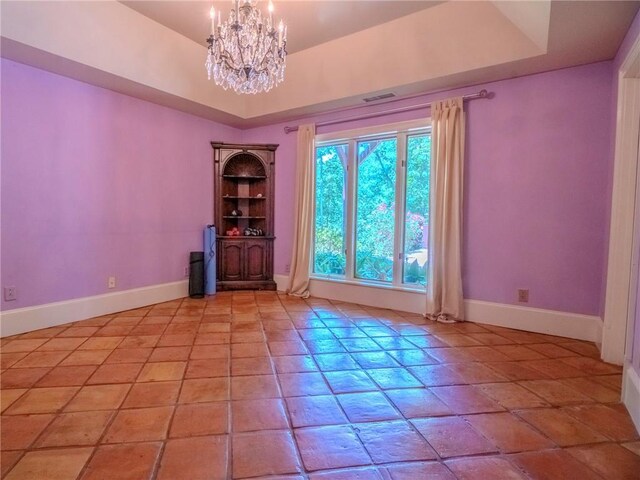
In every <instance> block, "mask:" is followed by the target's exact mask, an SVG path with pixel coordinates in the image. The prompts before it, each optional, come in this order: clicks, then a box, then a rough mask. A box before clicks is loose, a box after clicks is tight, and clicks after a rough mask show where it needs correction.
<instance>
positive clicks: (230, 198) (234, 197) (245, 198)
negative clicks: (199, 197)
mask: <svg viewBox="0 0 640 480" xmlns="http://www.w3.org/2000/svg"><path fill="white" fill-rule="evenodd" d="M222 198H223V199H224V200H266V199H267V197H246V196H238V195H225V196H224V197H222Z"/></svg>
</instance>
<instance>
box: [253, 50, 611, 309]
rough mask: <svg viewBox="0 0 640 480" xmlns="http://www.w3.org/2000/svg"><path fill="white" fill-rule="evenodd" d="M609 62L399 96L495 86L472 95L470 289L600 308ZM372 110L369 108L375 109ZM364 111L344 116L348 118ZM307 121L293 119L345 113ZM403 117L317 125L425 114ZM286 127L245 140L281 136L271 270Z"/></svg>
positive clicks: (284, 188) (281, 225)
mask: <svg viewBox="0 0 640 480" xmlns="http://www.w3.org/2000/svg"><path fill="white" fill-rule="evenodd" d="M611 68H612V67H611V62H602V63H598V64H592V65H586V66H581V67H576V68H568V69H564V70H558V71H554V72H549V73H543V74H538V75H531V76H527V77H521V78H516V79H511V80H505V81H501V82H495V83H490V84H486V85H479V86H477V87H474V88H466V89H461V90H456V91H450V92H444V93H439V94H437V95H428V96H424V97H421V98H416V99H412V100H410V101H408V102H399V103H398V106H401V105H404V104H410V103H424V102H428V101H430V100H433V99H437V98H444V97H447V96H452V95H459V94H465V93H471V92H475V91H477V90H479V89H480V88H487V89H488V90H489V91H491V92H494V93H495V98H493V99H492V100H476V101H473V102H470V103H469V104H468V109H467V112H468V116H467V127H468V132H467V169H466V172H465V212H464V234H465V245H464V289H465V297H466V298H470V299H476V300H485V301H490V302H498V303H516V290H517V289H518V288H528V289H529V290H530V303H529V305H530V306H532V307H539V308H547V309H552V310H560V311H568V312H576V313H584V314H593V315H599V314H600V311H601V301H602V295H601V291H602V288H603V283H602V277H603V266H604V264H605V253H606V252H605V241H606V237H607V234H608V220H607V219H608V212H607V210H608V208H609V201H610V200H609V196H610V192H609V191H607V188H606V182H607V179H608V178H609V176H610V172H611V168H612V158H611V155H610V150H609V146H610V130H611V122H610V108H609V107H610V104H611V73H612V70H611ZM368 111H370V110H368ZM357 113H358V112H357V111H353V112H348V113H346V114H345V113H343V114H340V115H346V116H351V115H354V114H357ZM340 115H338V114H334V115H321V116H315V117H312V118H306V119H302V120H299V121H297V122H291V123H293V124H298V123H307V122H319V121H323V120H327V119H334V118H339V116H340ZM421 115H427V111H426V110H423V111H418V112H411V113H405V114H395V115H391V116H386V117H380V118H377V119H370V120H366V121H359V122H350V123H344V124H341V125H338V126H332V127H326V128H321V129H319V132H320V133H323V132H329V131H336V130H345V129H351V128H360V127H364V126H367V125H376V124H383V123H390V122H395V121H401V120H409V119H414V118H419V117H420V116H421ZM284 125H285V124H278V125H272V126H268V127H262V128H255V129H250V130H245V131H243V132H242V139H243V141H245V142H267V141H268V142H274V143H279V144H280V148H279V149H278V151H277V160H276V168H277V172H278V174H277V176H276V177H277V184H276V235H277V237H278V239H277V241H276V248H275V271H276V273H284V272H285V266H286V265H287V264H288V263H289V261H290V255H291V239H292V235H293V195H294V193H293V192H294V178H295V161H294V156H295V144H296V136H295V133H294V134H289V135H285V134H284V132H283V126H284Z"/></svg>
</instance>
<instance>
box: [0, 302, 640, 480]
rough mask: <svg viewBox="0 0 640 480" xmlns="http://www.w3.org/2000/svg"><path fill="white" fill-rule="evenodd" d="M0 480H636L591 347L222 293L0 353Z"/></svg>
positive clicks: (78, 327)
mask: <svg viewBox="0 0 640 480" xmlns="http://www.w3.org/2000/svg"><path fill="white" fill-rule="evenodd" d="M1 357H2V369H3V370H2V375H1V377H0V384H1V387H2V417H1V418H2V423H1V429H2V432H1V442H2V443H1V448H2V477H3V478H6V479H7V480H16V479H29V480H38V479H47V480H63V479H64V480H66V479H76V478H81V479H86V480H95V479H105V480H118V479H131V480H146V479H158V480H176V479H178V480H180V479H185V480H199V479H226V478H234V479H238V478H256V477H257V478H272V479H275V478H278V479H285V478H287V479H296V480H300V479H310V480H321V479H323V480H347V479H358V480H368V479H387V480H414V479H423V478H428V479H438V480H446V479H455V478H458V479H461V480H467V479H483V480H485V479H491V480H493V479H527V478H528V479H532V478H534V479H575V478H579V479H581V480H583V479H585V480H586V479H633V480H638V479H639V478H640V441H639V437H638V433H637V432H636V430H635V429H634V427H633V425H632V423H631V421H630V419H629V415H628V414H627V412H626V410H625V409H624V407H623V406H622V405H620V404H619V403H618V400H619V397H620V382H621V372H620V369H619V368H618V367H615V366H612V365H608V364H605V363H602V362H600V361H599V360H598V359H597V358H598V351H597V349H596V347H595V346H594V345H592V344H589V343H586V342H580V341H573V340H568V339H564V338H558V337H551V336H545V335H539V334H534V333H526V332H519V331H515V330H508V329H503V328H495V327H490V326H481V325H477V324H473V323H460V324H454V325H443V324H436V323H432V322H428V321H425V320H424V319H423V318H421V317H420V316H417V315H412V314H406V313H402V312H394V311H390V310H380V309H373V308H368V307H362V306H358V305H355V304H345V303H336V302H328V301H326V300H320V299H313V298H312V299H309V300H306V301H303V300H299V299H292V298H288V297H285V296H280V295H278V294H275V293H271V292H234V293H220V294H218V295H216V296H215V297H211V298H207V299H204V300H193V299H184V300H177V301H173V302H168V303H164V304H159V305H155V306H153V307H148V308H142V309H138V310H133V311H128V312H122V313H120V314H118V315H111V316H105V317H100V318H95V319H91V320H86V321H82V322H77V323H74V324H69V325H63V326H60V327H53V328H48V329H46V330H40V331H36V332H30V333H28V334H24V335H19V336H16V337H12V338H5V339H3V340H2V353H1Z"/></svg>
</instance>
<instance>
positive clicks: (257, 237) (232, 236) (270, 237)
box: [216, 235, 276, 240]
mask: <svg viewBox="0 0 640 480" xmlns="http://www.w3.org/2000/svg"><path fill="white" fill-rule="evenodd" d="M216 238H222V239H231V240H246V239H247V238H248V239H251V240H255V239H267V240H272V239H274V238H276V237H274V236H273V235H217V236H216Z"/></svg>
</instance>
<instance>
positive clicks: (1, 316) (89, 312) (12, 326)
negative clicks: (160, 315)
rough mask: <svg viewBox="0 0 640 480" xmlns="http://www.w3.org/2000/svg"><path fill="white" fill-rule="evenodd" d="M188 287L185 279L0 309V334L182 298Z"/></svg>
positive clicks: (59, 323)
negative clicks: (61, 300)
mask: <svg viewBox="0 0 640 480" xmlns="http://www.w3.org/2000/svg"><path fill="white" fill-rule="evenodd" d="M188 286H189V282H188V281H186V280H181V281H179V282H172V283H164V284H161V285H152V286H149V287H141V288H133V289H131V290H123V291H120V292H113V293H107V294H104V295H95V296H93V297H83V298H76V299H73V300H65V301H63V302H55V303H47V304H44V305H36V306H34V307H25V308H17V309H15V310H7V311H4V312H0V336H1V337H6V336H9V335H16V334H18V333H24V332H30V331H32V330H39V329H41V328H47V327H53V326H56V325H61V324H63V323H69V322H76V321H78V320H85V319H87V318H92V317H99V316H101V315H108V314H110V313H115V312H121V311H123V310H131V309H134V308H140V307H144V306H146V305H152V304H154V303H162V302H168V301H170V300H175V299H176V298H182V297H186V296H187V295H188Z"/></svg>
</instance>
